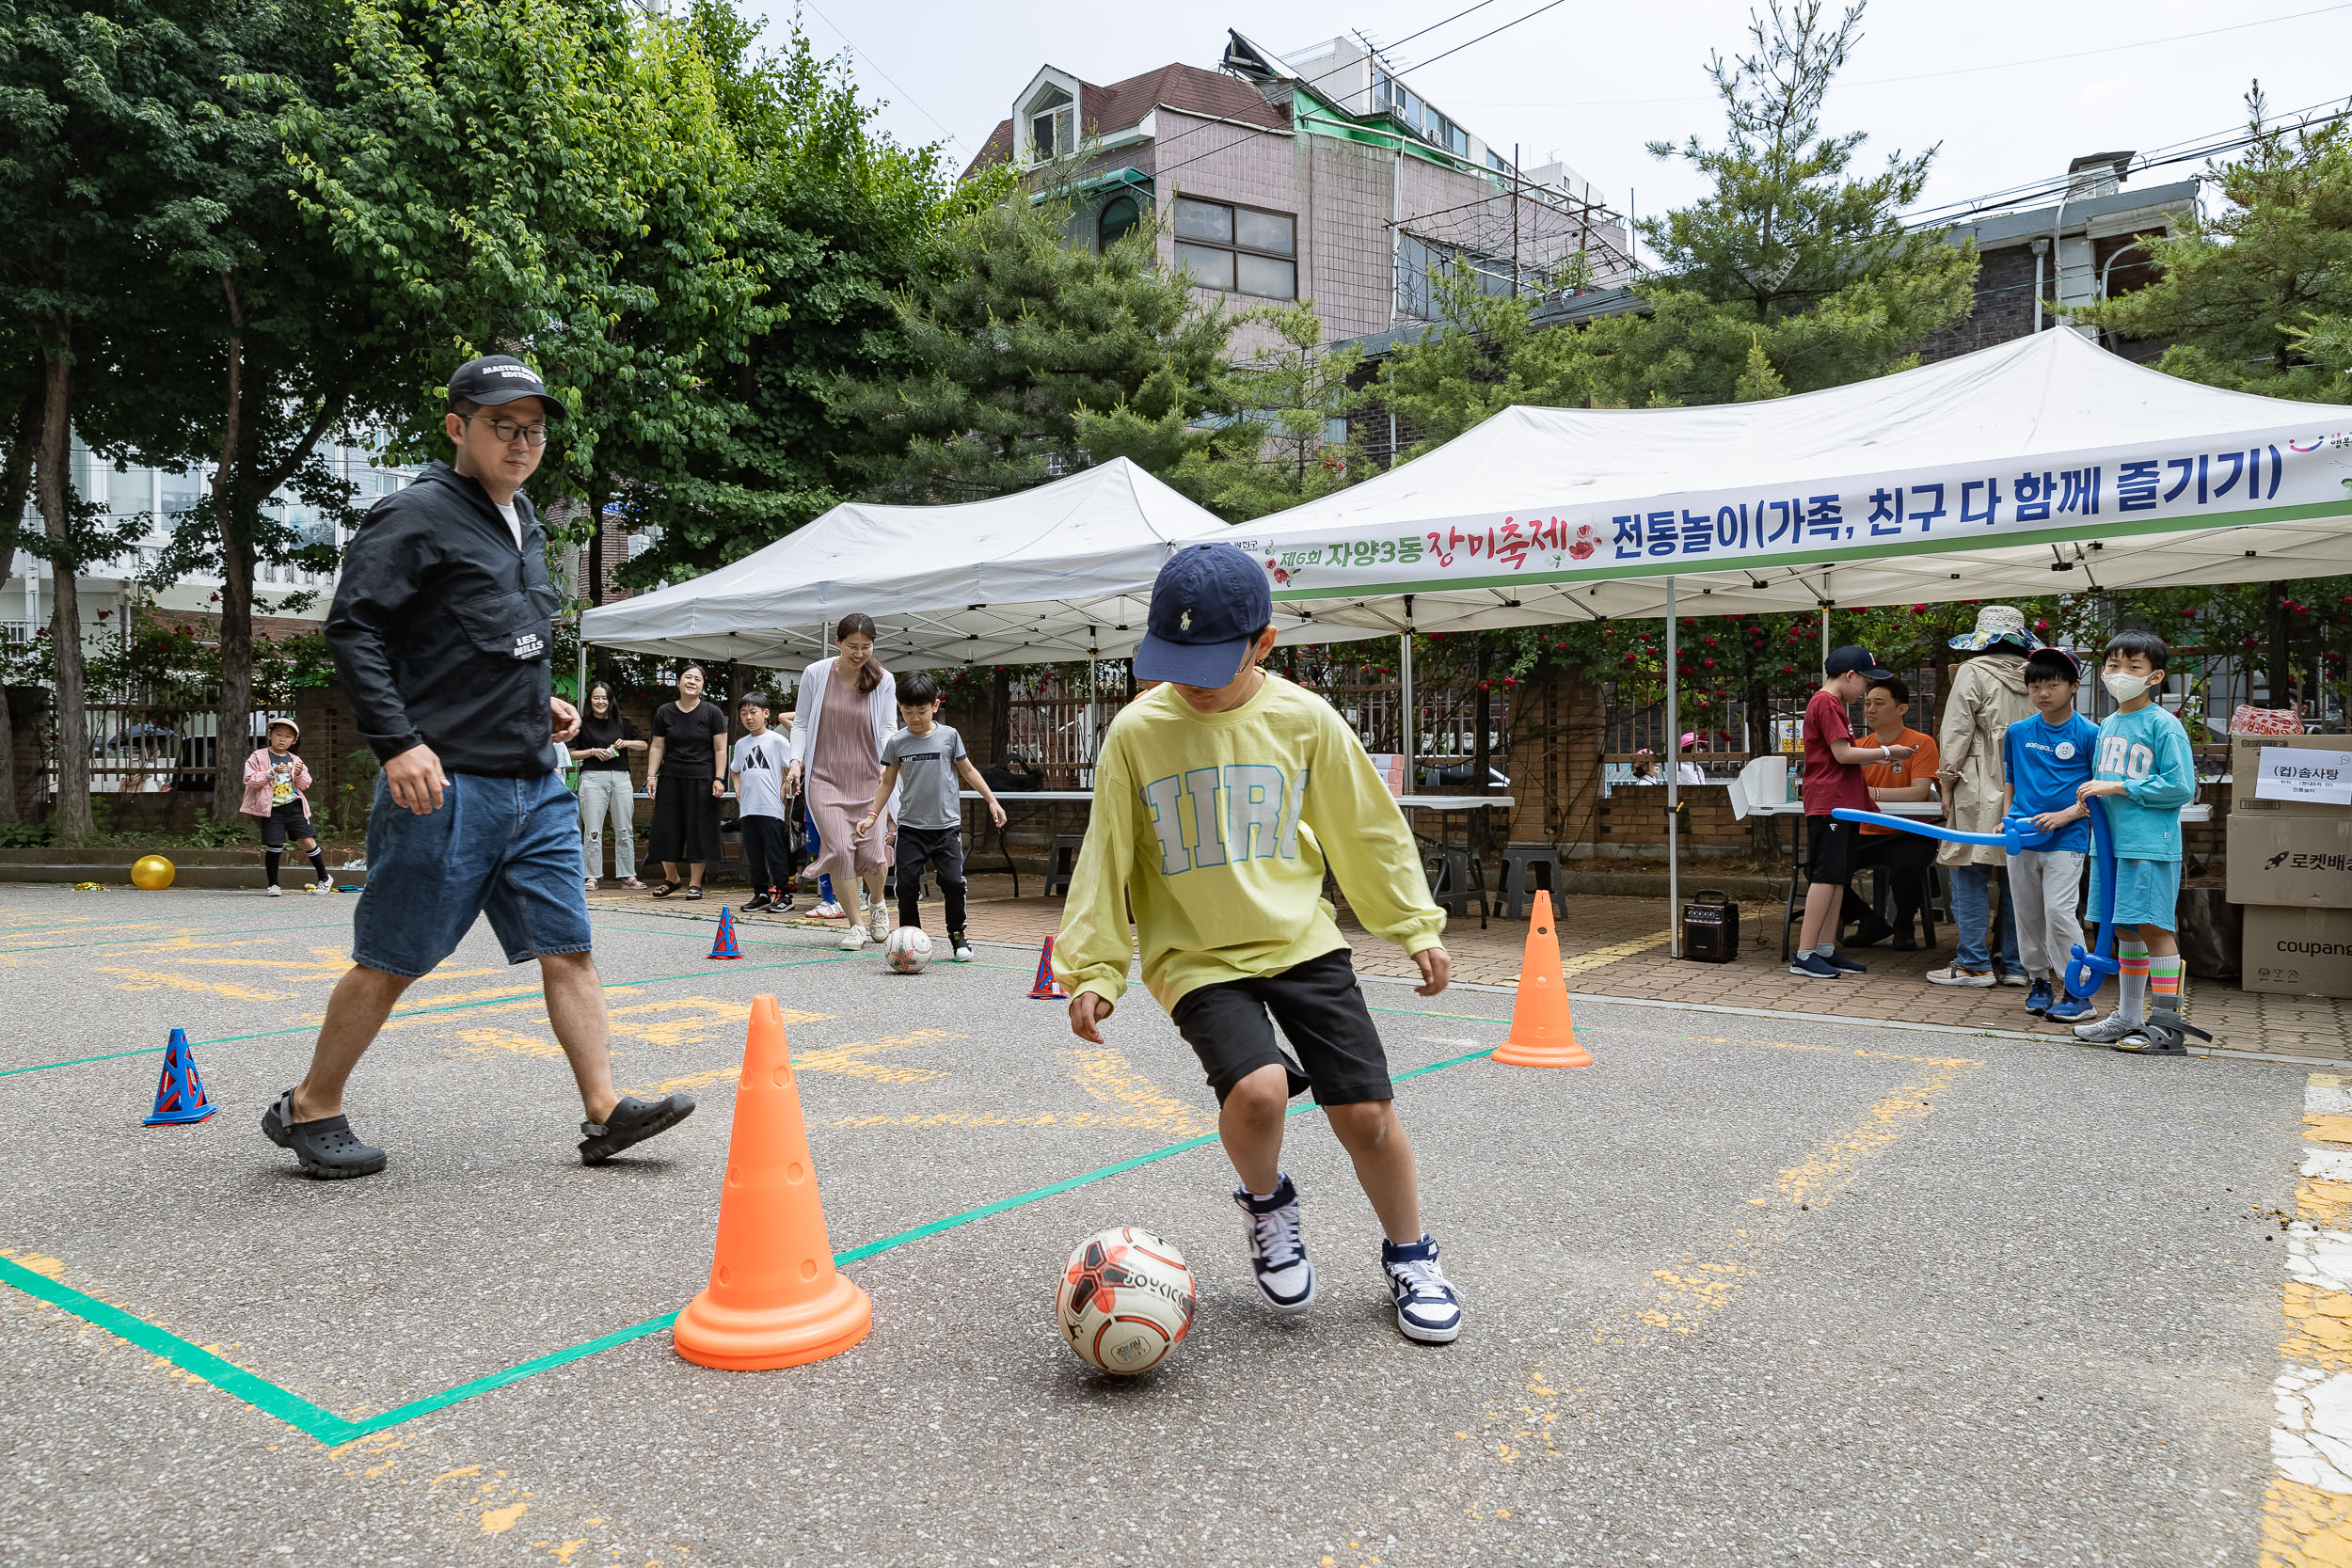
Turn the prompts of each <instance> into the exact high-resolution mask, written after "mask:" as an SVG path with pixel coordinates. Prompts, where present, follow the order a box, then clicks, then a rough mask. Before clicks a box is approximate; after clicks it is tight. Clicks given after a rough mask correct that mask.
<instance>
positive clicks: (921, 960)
mask: <svg viewBox="0 0 2352 1568" xmlns="http://www.w3.org/2000/svg"><path fill="white" fill-rule="evenodd" d="M930 961H931V939H930V938H929V937H927V936H925V935H924V934H923V932H922V930H921V929H920V928H919V927H914V926H901V927H898V929H897V930H895V931H893V932H891V933H890V940H889V941H888V942H884V943H883V944H882V962H884V963H886V964H888V965H889V966H890V967H891V969H892V970H893V971H894V972H896V973H898V974H922V973H923V966H924V965H925V964H927V963H929V962H930Z"/></svg>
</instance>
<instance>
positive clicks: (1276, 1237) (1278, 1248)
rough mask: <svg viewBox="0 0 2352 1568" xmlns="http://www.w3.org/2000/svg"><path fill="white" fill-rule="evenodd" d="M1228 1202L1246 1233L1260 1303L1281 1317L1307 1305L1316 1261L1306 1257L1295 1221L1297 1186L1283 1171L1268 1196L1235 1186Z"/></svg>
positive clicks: (1310, 1300) (1310, 1302) (1311, 1296)
mask: <svg viewBox="0 0 2352 1568" xmlns="http://www.w3.org/2000/svg"><path fill="white" fill-rule="evenodd" d="M1233 1204H1234V1206H1235V1207H1236V1208H1238V1209H1239V1210H1240V1211H1241V1214H1242V1228H1243V1229H1244V1230H1246V1231H1247V1232H1248V1236H1249V1269H1250V1272H1251V1273H1252V1274H1254V1275H1256V1276H1257V1280H1258V1293H1259V1294H1260V1295H1262V1296H1263V1297H1265V1304H1266V1305H1267V1306H1268V1307H1272V1308H1274V1310H1275V1311H1277V1312H1279V1313H1281V1314H1282V1315H1283V1316H1284V1317H1289V1316H1292V1315H1293V1314H1295V1313H1299V1312H1304V1311H1305V1310H1307V1308H1308V1307H1312V1306H1313V1305H1314V1304H1315V1266H1314V1265H1313V1264H1312V1263H1311V1262H1309V1261H1308V1260H1307V1243H1306V1239H1305V1237H1304V1236H1302V1235H1301V1234H1300V1231H1299V1226H1298V1189H1297V1188H1295V1187H1294V1186H1292V1185H1291V1179H1290V1178H1289V1177H1288V1176H1287V1175H1286V1176H1284V1177H1283V1178H1282V1180H1281V1183H1280V1184H1279V1186H1277V1187H1276V1188H1275V1189H1274V1194H1273V1196H1270V1197H1253V1196H1250V1193H1249V1189H1248V1188H1247V1187H1236V1188H1235V1189H1234V1190H1233Z"/></svg>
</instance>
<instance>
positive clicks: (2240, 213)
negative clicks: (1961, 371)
mask: <svg viewBox="0 0 2352 1568" xmlns="http://www.w3.org/2000/svg"><path fill="white" fill-rule="evenodd" d="M2246 104H2247V119H2248V121H2249V132H2250V133H2251V135H2252V137H2253V140H2252V142H2251V144H2250V145H2249V146H2248V147H2247V149H2246V150H2245V151H2244V152H2243V153H2241V154H2240V155H2239V156H2238V157H2237V158H2235V159H2233V160H2232V161H2230V162H2227V163H2222V164H2217V165H2215V166H2212V167H2211V168H2209V169H2208V170H2207V174H2208V176H2209V177H2210V178H2211V179H2212V180H2213V182H2215V183H2216V184H2217V185H2218V186H2219V187H2220V190H2221V194H2222V196H2223V197H2224V198H2226V199H2227V200H2228V202H2229V207H2228V209H2227V210H2226V211H2225V212H2224V213H2223V214H2221V215H2220V216H2219V217H2217V218H2215V219H2214V220H2212V221H2211V222H2209V223H2208V222H2203V221H2200V220H2198V219H2195V218H2191V219H2190V220H2188V221H2187V222H2185V223H2184V224H2183V226H2182V227H2181V228H2180V230H2177V231H2176V232H2174V233H2172V234H2170V235H2153V236H2150V237H2149V238H2147V239H2145V240H2142V241H2141V242H2140V243H2141V244H2142V245H2144V246H2145V247H2146V248H2147V250H2148V253H2149V256H2150V258H2151V259H2152V260H2153V261H2154V263H2155V265H2156V267H2157V269H2158V271H2159V276H2158V277H2157V278H2156V280H2155V281H2154V282H2153V283H2151V284H2150V285H2149V286H2148V287H2146V288H2144V289H2136V290H2133V291H2132V292H2131V293H2125V294H2119V295H2117V296H2116V297H2114V298H2112V299H2107V300H2103V301H2100V302H2099V303H2097V304H2095V305H2090V306H2087V307H2084V308H2082V309H2077V310H2074V311H2070V312H2069V315H2070V317H2071V318H2072V319H2073V320H2074V321H2078V322H2082V323H2085V324H2087V325H2095V326H2099V327H2103V328H2105V329H2106V330H2107V331H2110V332H2113V333H2116V334H2118V335H2120V336H2122V337H2126V338H2143V339H2145V338H2153V339H2160V340H2161V339H2169V340H2170V345H2169V347H2168V348H2167V349H2166V350H2165V352H2164V356H2163V358H2161V359H2159V360H2158V361H2157V368H2158V369H2159V370H2162V371H2165V372H2169V374H2172V375H2177V376H2182V377H2185V379H2188V380H2191V381H2201V382H2204V383H2205V384H2207V385H2208V386H2214V387H2228V388H2235V389H2237V390H2240V391H2247V392H2259V393H2262V394H2263V395H2265V396H2266V397H2275V398H2306V399H2310V400H2311V401H2312V402H2316V403H2346V402H2352V375H2347V374H2346V372H2347V371H2348V370H2352V130H2348V129H2347V128H2346V124H2345V122H2344V120H2342V119H2328V120H2326V121H2324V122H2322V123H2321V124H2319V125H2317V126H2314V127H2309V128H2305V129H2301V130H2297V131H2296V132H2294V133H2293V134H2292V135H2290V134H2289V133H2287V132H2286V131H2285V130H2284V129H2283V128H2281V127H2280V126H2276V125H2273V124H2271V123H2269V122H2268V121H2267V119H2265V105H2264V103H2263V95H2262V87H2261V85H2260V84H2259V83H2257V84H2256V85H2255V87H2254V88H2253V90H2251V91H2250V92H2249V93H2248V94H2247V95H2246Z"/></svg>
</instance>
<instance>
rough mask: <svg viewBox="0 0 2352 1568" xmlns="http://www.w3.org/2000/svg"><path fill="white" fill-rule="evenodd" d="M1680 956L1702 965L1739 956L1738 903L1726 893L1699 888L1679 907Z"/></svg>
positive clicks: (1717, 962) (1727, 960)
mask: <svg viewBox="0 0 2352 1568" xmlns="http://www.w3.org/2000/svg"><path fill="white" fill-rule="evenodd" d="M1682 956H1683V957H1684V958H1690V959H1692V960H1693V961H1695V962H1698V963H1703V964H1727V963H1729V962H1731V960H1732V959H1734V958H1738V957H1739V956H1740V906H1739V905H1737V904H1735V903H1733V902H1732V901H1731V895H1729V894H1727V893H1724V892H1723V891H1722V890H1720V889H1718V888H1711V887H1703V888H1701V889H1699V890H1698V892H1696V893H1694V894H1692V895H1691V901H1690V902H1689V903H1687V904H1685V905H1683V906H1682Z"/></svg>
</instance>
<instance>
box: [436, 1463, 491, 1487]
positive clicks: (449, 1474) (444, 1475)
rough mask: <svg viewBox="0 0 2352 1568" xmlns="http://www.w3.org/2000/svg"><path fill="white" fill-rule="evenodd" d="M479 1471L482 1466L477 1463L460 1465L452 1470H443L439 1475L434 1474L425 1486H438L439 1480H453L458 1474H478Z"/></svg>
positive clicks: (480, 1471)
mask: <svg viewBox="0 0 2352 1568" xmlns="http://www.w3.org/2000/svg"><path fill="white" fill-rule="evenodd" d="M481 1473H482V1466H481V1465H459V1466H458V1467H457V1468H456V1469H454V1470H443V1471H442V1472H441V1473H440V1474H439V1475H437V1476H435V1477H434V1478H433V1479H432V1480H431V1481H427V1482H425V1484H426V1485H427V1486H438V1485H440V1484H441V1482H443V1481H452V1480H454V1479H455V1478H457V1477H459V1476H478V1475H480V1474H481Z"/></svg>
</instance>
